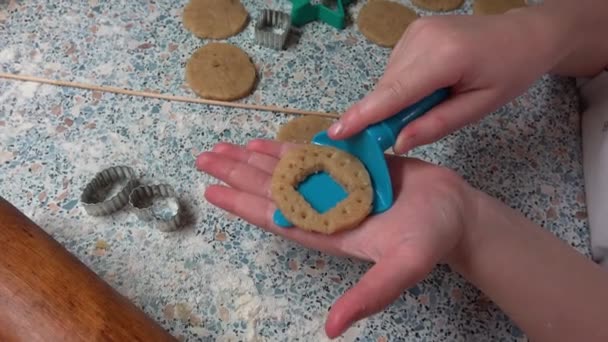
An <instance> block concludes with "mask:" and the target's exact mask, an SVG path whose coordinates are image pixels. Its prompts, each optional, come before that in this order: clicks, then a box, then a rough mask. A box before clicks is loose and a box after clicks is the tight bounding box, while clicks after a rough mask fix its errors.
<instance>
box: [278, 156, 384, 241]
mask: <svg viewBox="0 0 608 342" xmlns="http://www.w3.org/2000/svg"><path fill="white" fill-rule="evenodd" d="M319 171H325V172H327V173H329V175H330V176H331V177H332V178H333V179H334V180H335V181H336V182H337V183H339V184H340V185H341V186H342V188H343V189H344V190H345V191H346V192H347V193H348V195H347V197H346V198H345V199H343V200H342V201H340V202H338V204H336V206H335V207H333V208H331V209H329V210H328V211H326V212H325V213H323V214H320V213H319V212H318V211H316V210H315V209H313V208H312V206H311V205H310V204H309V203H308V202H307V201H306V200H305V199H304V197H302V195H300V193H299V192H298V191H297V190H296V187H297V186H298V185H299V184H300V183H301V182H302V181H303V180H305V179H306V178H308V176H310V175H311V174H314V173H316V172H319ZM270 190H271V195H272V199H273V201H274V202H275V204H276V205H277V207H278V208H279V209H280V210H281V213H282V214H283V215H284V216H285V218H287V219H288V220H289V222H291V223H292V224H294V225H295V226H296V227H298V228H300V229H303V230H307V231H312V232H317V233H322V234H333V233H337V232H339V231H343V230H347V229H352V228H355V227H356V226H357V225H358V224H359V223H361V222H362V221H363V220H365V218H367V216H368V215H369V214H370V213H371V210H372V203H373V200H374V191H373V189H372V183H371V180H370V178H369V173H368V172H367V170H366V169H365V166H363V164H362V163H361V161H360V160H359V159H357V158H355V157H354V156H353V155H351V154H349V153H346V152H344V151H342V150H339V149H337V148H335V147H329V146H319V145H303V146H301V147H298V148H295V149H293V150H291V151H289V152H287V154H285V155H284V156H283V157H282V158H281V160H279V163H278V164H277V166H276V167H275V169H274V172H273V174H272V181H271V184H270Z"/></svg>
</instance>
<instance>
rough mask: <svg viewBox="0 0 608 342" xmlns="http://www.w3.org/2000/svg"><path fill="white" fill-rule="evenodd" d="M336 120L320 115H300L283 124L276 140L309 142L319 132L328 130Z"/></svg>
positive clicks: (297, 142)
mask: <svg viewBox="0 0 608 342" xmlns="http://www.w3.org/2000/svg"><path fill="white" fill-rule="evenodd" d="M334 121H335V120H332V119H329V118H324V117H319V116H312V115H305V116H300V117H297V118H295V119H291V120H289V121H287V122H286V123H285V124H283V125H282V126H281V127H280V128H279V131H278V132H277V138H276V140H278V141H282V142H291V143H296V144H308V143H310V142H311V141H312V138H314V136H315V135H316V134H317V133H319V132H321V131H325V130H327V129H328V128H329V126H331V124H333V123H334Z"/></svg>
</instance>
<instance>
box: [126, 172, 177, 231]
mask: <svg viewBox="0 0 608 342" xmlns="http://www.w3.org/2000/svg"><path fill="white" fill-rule="evenodd" d="M129 203H130V204H131V207H132V208H134V210H135V212H136V214H137V216H138V217H139V218H140V219H142V220H144V221H147V222H151V223H152V224H154V225H155V226H156V228H157V229H158V230H160V231H163V232H170V231H174V230H176V229H177V228H178V227H179V226H181V224H182V223H183V222H182V221H183V219H184V218H183V211H182V209H181V206H180V203H179V199H178V198H177V195H176V193H175V190H173V188H172V187H171V186H170V185H167V184H155V185H142V186H139V187H137V188H135V189H133V191H132V192H131V194H130V195H129ZM159 203H162V204H161V205H159Z"/></svg>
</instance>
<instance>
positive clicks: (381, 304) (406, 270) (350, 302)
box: [325, 253, 434, 338]
mask: <svg viewBox="0 0 608 342" xmlns="http://www.w3.org/2000/svg"><path fill="white" fill-rule="evenodd" d="M404 254H407V255H404ZM418 261H420V262H418ZM433 267H434V263H433V262H428V261H424V260H423V259H421V258H420V257H418V258H416V257H412V255H411V253H390V254H388V255H386V256H385V257H384V258H383V259H381V260H380V261H379V262H378V263H377V264H376V265H374V266H372V268H371V269H370V270H369V271H368V272H367V273H365V274H364V275H363V277H362V278H361V280H360V281H359V282H358V283H357V284H356V285H355V286H354V287H353V288H351V289H350V290H348V291H347V292H346V293H345V294H344V295H343V296H342V297H340V298H339V299H338V300H337V301H336V303H335V304H334V305H333V307H332V308H331V310H330V311H329V317H328V318H327V322H326V323H325V332H326V334H327V336H328V337H329V338H336V337H338V336H340V335H341V334H342V333H344V332H345V331H346V330H347V329H348V328H349V327H350V326H351V325H352V324H354V323H355V322H357V321H358V320H361V319H363V318H365V317H368V316H371V315H373V314H376V313H378V312H380V311H381V310H383V309H384V308H386V307H387V306H389V305H390V304H391V303H392V302H394V301H395V300H396V299H397V298H398V297H399V296H400V295H401V293H403V291H404V290H405V289H407V288H409V287H411V286H413V285H414V284H416V283H418V282H419V281H421V280H422V279H423V278H424V277H425V276H426V275H427V274H428V273H429V272H430V271H431V269H432V268H433Z"/></svg>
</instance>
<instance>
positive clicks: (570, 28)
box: [521, 0, 608, 77]
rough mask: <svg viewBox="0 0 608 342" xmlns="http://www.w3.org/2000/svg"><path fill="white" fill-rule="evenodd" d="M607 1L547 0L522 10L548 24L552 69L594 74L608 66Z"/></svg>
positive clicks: (562, 71) (545, 24) (566, 74)
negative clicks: (606, 39)
mask: <svg viewBox="0 0 608 342" xmlns="http://www.w3.org/2000/svg"><path fill="white" fill-rule="evenodd" d="M607 11H608V2H606V1H597V0H580V1H570V0H545V1H544V2H543V4H541V5H538V6H531V7H528V8H526V10H525V11H523V10H522V11H521V14H522V15H524V12H525V15H526V16H528V17H529V18H530V19H532V18H533V19H532V20H535V21H537V23H538V24H539V25H542V26H545V27H546V31H547V35H546V39H548V41H551V42H552V45H553V47H552V49H553V51H554V52H553V56H554V58H553V59H552V60H551V63H550V64H549V65H550V66H551V68H550V69H549V70H548V72H549V73H552V74H558V75H564V76H573V77H579V76H593V75H595V74H596V73H598V72H599V71H601V70H602V69H604V68H605V67H606V66H608V44H606V43H605V37H604V33H605V32H606V30H608V22H607V21H606V18H605V16H606V13H607Z"/></svg>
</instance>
